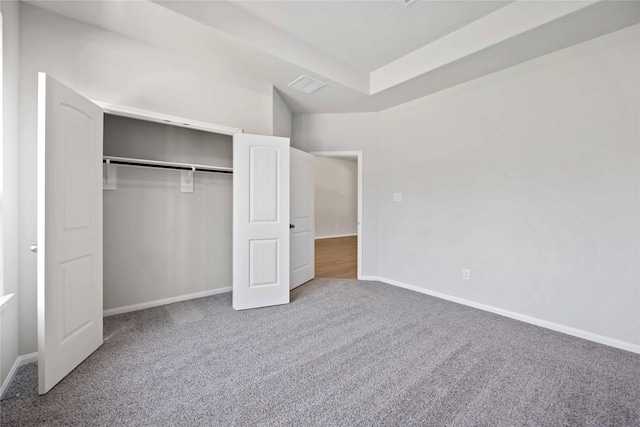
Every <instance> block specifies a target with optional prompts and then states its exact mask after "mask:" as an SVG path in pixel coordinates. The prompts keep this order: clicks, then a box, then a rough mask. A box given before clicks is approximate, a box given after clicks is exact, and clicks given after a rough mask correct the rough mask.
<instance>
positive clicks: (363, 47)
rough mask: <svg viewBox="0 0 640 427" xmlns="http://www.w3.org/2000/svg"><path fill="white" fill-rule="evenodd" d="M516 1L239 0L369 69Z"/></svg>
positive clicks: (251, 10)
mask: <svg viewBox="0 0 640 427" xmlns="http://www.w3.org/2000/svg"><path fill="white" fill-rule="evenodd" d="M510 2H511V1H504V0H500V1H418V2H416V3H414V4H412V5H411V6H409V7H407V6H405V4H404V2H403V1H402V0H390V1H234V2H233V4H234V5H235V6H237V7H239V8H241V9H243V10H245V11H247V12H249V13H250V14H252V15H254V16H256V17H258V18H260V19H263V20H264V21H266V22H268V23H269V24H271V25H273V26H275V27H278V28H280V29H282V30H284V31H286V32H287V33H289V34H291V35H292V36H294V37H296V38H298V39H300V40H303V41H305V42H307V43H309V44H310V45H312V46H314V47H316V48H318V49H319V50H321V51H322V52H324V53H325V54H327V55H330V56H333V57H335V58H337V59H338V60H340V61H343V62H344V63H346V64H348V65H350V66H351V67H353V68H355V69H357V70H359V71H362V72H367V73H370V72H371V71H373V70H376V69H378V68H380V67H381V66H383V65H385V64H387V63H389V62H391V61H393V60H396V59H398V58H400V57H402V56H404V55H406V54H408V53H410V52H413V51H414V50H416V49H418V48H420V47H422V46H424V45H426V44H428V43H431V42H433V41H435V40H437V39H439V38H440V37H442V36H444V35H446V34H449V33H451V32H453V31H455V30H457V29H458V28H460V27H463V26H465V25H467V24H469V23H471V22H473V21H475V20H477V19H479V18H481V17H483V16H484V15H487V14H488V13H491V12H493V11H494V10H496V9H498V8H500V7H503V6H506V5H507V4H508V3H510Z"/></svg>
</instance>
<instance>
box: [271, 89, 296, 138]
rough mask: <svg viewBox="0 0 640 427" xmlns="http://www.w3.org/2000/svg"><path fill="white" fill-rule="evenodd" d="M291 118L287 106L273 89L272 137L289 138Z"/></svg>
mask: <svg viewBox="0 0 640 427" xmlns="http://www.w3.org/2000/svg"><path fill="white" fill-rule="evenodd" d="M292 120H293V118H292V115H291V111H290V110H289V107H287V104H285V102H284V100H283V99H282V97H281V96H280V94H279V93H278V91H277V90H276V88H275V87H274V88H273V136H282V137H285V138H291V122H292Z"/></svg>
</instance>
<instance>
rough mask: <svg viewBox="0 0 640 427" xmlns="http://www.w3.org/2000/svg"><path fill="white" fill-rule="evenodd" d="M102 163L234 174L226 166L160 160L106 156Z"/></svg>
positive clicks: (231, 169)
mask: <svg viewBox="0 0 640 427" xmlns="http://www.w3.org/2000/svg"><path fill="white" fill-rule="evenodd" d="M102 161H103V162H104V163H111V164H115V165H123V166H137V167H143V168H160V169H173V170H188V171H198V172H213V173H228V174H232V173H233V168H227V167H224V166H207V165H192V164H189V163H177V162H164V161H160V160H147V159H134V158H129V157H113V156H104V157H103V158H102Z"/></svg>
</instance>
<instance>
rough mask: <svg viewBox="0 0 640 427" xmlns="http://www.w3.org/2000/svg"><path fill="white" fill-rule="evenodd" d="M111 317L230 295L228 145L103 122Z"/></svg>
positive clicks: (208, 136)
mask: <svg viewBox="0 0 640 427" xmlns="http://www.w3.org/2000/svg"><path fill="white" fill-rule="evenodd" d="M103 152H104V159H103V171H104V177H103V180H104V191H103V209H104V218H103V221H104V272H103V277H104V310H105V314H116V313H119V312H124V311H130V310H132V309H135V308H143V307H145V306H151V305H156V304H154V303H159V302H161V301H167V302H168V301H169V300H176V299H187V298H189V297H197V296H204V295H210V294H214V293H217V292H224V291H227V290H230V289H231V283H232V282H231V280H232V277H231V272H232V259H231V255H232V206H233V198H232V190H233V188H232V187H233V175H232V169H231V168H232V161H233V158H232V156H233V142H232V137H231V136H228V135H222V134H216V133H211V132H205V131H201V130H195V129H189V128H186V127H179V126H173V125H169V124H163V123H156V122H151V121H144V120H138V119H133V118H128V117H121V116H116V115H111V114H105V117H104V149H103Z"/></svg>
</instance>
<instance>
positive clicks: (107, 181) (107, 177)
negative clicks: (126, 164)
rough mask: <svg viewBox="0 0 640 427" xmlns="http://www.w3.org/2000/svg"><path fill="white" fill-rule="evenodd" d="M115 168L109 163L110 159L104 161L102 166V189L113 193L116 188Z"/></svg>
mask: <svg viewBox="0 0 640 427" xmlns="http://www.w3.org/2000/svg"><path fill="white" fill-rule="evenodd" d="M117 171H118V169H117V166H116V165H115V164H113V163H111V160H110V159H106V160H105V162H104V164H103V166H102V189H103V190H107V191H113V190H115V189H116V188H117V181H116V175H117Z"/></svg>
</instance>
